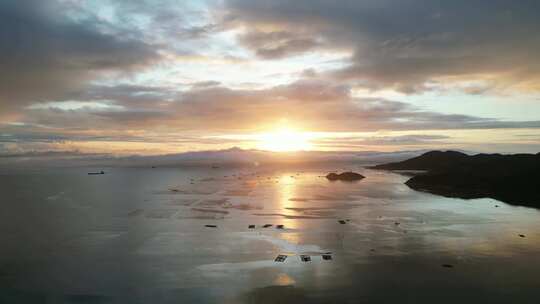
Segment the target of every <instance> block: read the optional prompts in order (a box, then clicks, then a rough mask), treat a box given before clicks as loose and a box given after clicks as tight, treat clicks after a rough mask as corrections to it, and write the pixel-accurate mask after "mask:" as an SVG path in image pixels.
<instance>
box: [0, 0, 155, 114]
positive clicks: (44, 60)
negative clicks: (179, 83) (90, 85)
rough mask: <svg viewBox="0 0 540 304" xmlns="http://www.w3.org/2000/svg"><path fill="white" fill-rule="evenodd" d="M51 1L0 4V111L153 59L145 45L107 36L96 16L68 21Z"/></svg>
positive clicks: (58, 95) (152, 52)
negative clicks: (95, 18) (105, 73)
mask: <svg viewBox="0 0 540 304" xmlns="http://www.w3.org/2000/svg"><path fill="white" fill-rule="evenodd" d="M62 8H63V7H62V6H60V5H59V4H58V3H56V2H54V1H32V0H16V1H15V0H6V1H2V2H1V3H0V65H1V66H2V73H1V74H0V106H1V108H0V111H7V110H8V109H11V108H15V107H20V106H22V105H25V104H28V103H30V102H36V101H45V100H50V99H53V100H54V99H56V98H62V97H64V94H66V93H69V92H71V91H73V90H77V89H80V88H82V87H83V86H84V85H85V84H86V83H87V82H88V81H90V80H92V79H94V78H95V77H97V75H98V73H102V72H110V71H118V70H129V69H136V68H139V67H142V66H144V65H145V64H148V63H149V62H152V61H153V60H157V59H158V58H159V55H158V53H157V52H156V50H155V49H154V48H153V47H152V46H151V45H149V44H147V43H145V42H143V41H140V40H136V39H132V38H129V37H123V36H114V35H110V34H107V33H105V32H103V31H102V30H100V29H99V28H98V25H99V24H100V22H99V20H80V21H76V20H72V19H70V18H68V17H67V16H64V15H62V14H61V13H59V12H61V11H62Z"/></svg>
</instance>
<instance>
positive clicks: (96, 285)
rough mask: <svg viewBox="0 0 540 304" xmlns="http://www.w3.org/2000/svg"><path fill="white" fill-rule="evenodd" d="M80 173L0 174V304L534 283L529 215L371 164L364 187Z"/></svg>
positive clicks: (522, 294) (509, 295)
mask: <svg viewBox="0 0 540 304" xmlns="http://www.w3.org/2000/svg"><path fill="white" fill-rule="evenodd" d="M86 171H87V170H79V171H76V170H74V171H68V172H62V173H57V172H55V173H51V174H50V175H46V178H43V176H40V177H35V176H33V175H28V174H23V173H21V174H19V175H10V176H1V177H0V178H1V180H0V183H3V184H5V185H8V188H6V189H8V190H7V191H8V192H6V193H5V197H6V198H7V200H6V201H7V202H8V203H6V204H4V205H3V206H2V208H3V209H2V212H1V213H0V225H2V227H1V228H2V230H1V232H0V233H1V234H0V237H1V238H0V240H1V244H0V245H1V247H2V249H3V251H2V252H1V253H0V283H1V284H2V286H5V287H4V292H3V293H2V294H1V295H0V300H1V302H6V303H9V302H19V303H20V302H24V301H25V300H26V299H30V300H28V301H27V302H39V301H36V299H45V300H47V299H53V300H54V299H61V300H59V302H61V303H62V302H67V303H75V302H77V301H80V299H84V300H85V301H88V302H92V301H94V302H99V301H102V300H104V299H106V300H107V301H109V302H113V303H114V302H117V303H126V302H153V303H171V302H191V303H276V302H284V303H328V302H332V303H342V302H357V301H358V300H359V299H360V300H365V301H372V302H394V301H405V302H407V301H409V302H415V303H422V302H425V303H428V302H430V303H431V302H433V301H437V302H439V303H444V302H445V301H447V302H452V301H455V300H456V298H455V297H450V298H448V300H446V299H440V298H438V297H440V295H441V294H453V295H457V296H463V297H467V298H468V299H469V298H470V299H473V300H478V301H483V302H487V301H489V302H492V303H497V302H506V303H508V302H513V303H517V302H519V303H532V302H533V301H532V299H536V291H537V289H538V288H539V287H540V286H539V283H538V280H537V273H538V271H540V260H539V259H537V256H538V254H539V253H540V221H539V219H540V213H539V212H538V211H537V210H534V209H530V208H523V207H513V206H510V205H507V204H504V203H500V202H495V201H493V200H491V199H480V200H474V201H464V200H458V199H451V198H443V197H438V196H433V195H430V194H426V193H419V192H415V191H413V190H411V189H409V188H408V187H406V186H405V185H403V181H404V180H405V179H406V178H405V177H403V176H400V175H395V174H390V173H385V172H374V171H370V170H363V171H362V172H361V173H362V174H363V175H365V176H367V178H366V179H364V180H362V181H361V182H359V183H341V182H335V183H329V182H328V181H326V179H324V178H320V177H319V176H320V175H321V172H325V171H323V170H311V171H310V170H306V172H303V173H301V174H297V172H286V171H267V172H262V173H261V172H253V171H250V170H232V171H231V170H225V169H223V170H202V169H197V170H173V169H154V170H143V169H109V170H107V172H110V174H107V175H106V176H103V178H101V179H100V178H98V179H88V176H87V175H86V174H85V173H86ZM225 176H226V177H225ZM29 189H31V190H32V191H29ZM171 189H175V190H177V191H173V190H171ZM495 204H497V205H499V206H500V207H497V208H496V207H494V206H495ZM197 210H206V211H197ZM216 214H219V215H220V216H219V217H218V216H215V215H216ZM338 220H350V221H346V222H345V224H340V223H339V222H338ZM28 223H32V224H31V225H29V224H28ZM206 224H212V225H216V228H206V227H204V225H206ZM264 224H273V225H274V226H272V227H268V228H263V225H264ZM277 224H282V225H284V229H277V228H276V226H275V225H277ZM248 225H255V228H253V229H250V228H248ZM519 234H523V235H524V237H520V236H519ZM324 252H332V260H323V259H322V258H321V254H322V253H324ZM278 254H288V255H289V256H288V258H287V259H286V260H285V261H284V262H283V263H278V262H274V258H275V257H276V256H277V255H278ZM300 254H308V255H310V256H311V257H312V259H311V261H310V262H302V261H301V260H300V259H299V255H300ZM441 265H452V266H453V267H452V268H447V267H442V266H441ZM418 290H421V292H414V291H418ZM479 290H480V291H481V292H479ZM482 291H483V292H482ZM53 300H50V301H53ZM53 302H54V301H53ZM57 302H58V301H57Z"/></svg>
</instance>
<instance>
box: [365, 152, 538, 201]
mask: <svg viewBox="0 0 540 304" xmlns="http://www.w3.org/2000/svg"><path fill="white" fill-rule="evenodd" d="M370 168H371V169H378V170H407V171H412V170H414V171H419V172H416V173H415V174H414V175H413V177H412V178H410V179H409V180H408V181H407V182H405V184H406V185H407V186H409V187H410V188H412V189H414V190H418V191H425V192H430V193H433V194H437V195H442V196H447V197H457V198H464V199H473V198H493V199H496V200H500V201H503V202H506V203H508V204H513V205H521V206H528V207H535V208H540V153H537V154H513V155H503V154H476V155H467V154H465V153H462V152H457V151H430V152H427V153H425V154H422V155H420V156H418V157H414V158H411V159H408V160H405V161H401V162H396V163H389V164H382V165H377V166H373V167H370Z"/></svg>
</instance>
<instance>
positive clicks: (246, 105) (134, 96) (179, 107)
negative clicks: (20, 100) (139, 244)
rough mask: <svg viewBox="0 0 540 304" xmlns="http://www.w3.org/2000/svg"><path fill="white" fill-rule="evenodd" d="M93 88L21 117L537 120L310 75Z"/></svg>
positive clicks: (219, 122) (43, 120)
mask: <svg viewBox="0 0 540 304" xmlns="http://www.w3.org/2000/svg"><path fill="white" fill-rule="evenodd" d="M93 92H94V93H93V94H95V95H92V96H93V97H100V98H102V99H105V100H107V101H108V102H109V103H108V104H107V106H105V107H90V106H88V107H80V108H77V109H62V107H60V106H55V107H53V108H50V107H49V108H48V107H42V108H37V109H32V110H27V116H26V118H25V120H22V122H24V123H27V124H31V125H42V126H47V127H50V128H64V129H67V130H69V129H71V128H83V129H84V128H87V129H108V130H153V129H157V128H160V127H161V126H166V127H167V128H168V129H178V130H183V131H195V132H233V131H238V132H244V131H246V130H253V129H254V128H255V129H256V128H260V130H265V129H268V128H273V127H275V126H276V124H279V122H280V121H283V120H286V121H288V123H290V124H292V125H297V126H298V127H302V128H305V129H307V130H312V131H348V132H350V131H376V130H435V129H438V130H440V129H442V130H444V129H494V128H540V121H521V122H517V121H502V120H498V119H492V118H484V117H475V116H471V115H460V114H444V113H437V112H432V111H424V110H421V109H419V108H416V107H414V106H411V105H410V104H407V103H404V102H397V101H392V100H387V99H380V98H355V97H353V96H352V95H351V94H350V87H348V86H346V85H337V84H333V83H329V82H326V81H325V80H321V79H316V78H314V79H309V80H301V81H297V82H294V83H292V84H289V85H281V86H276V87H272V88H268V89H260V90H233V89H229V88H225V87H220V86H195V87H193V88H192V89H191V90H187V91H175V90H172V89H170V88H161V89H160V88H156V87H144V86H140V87H136V86H127V87H124V86H120V87H118V88H114V87H101V88H100V87H94V91H93ZM145 94H147V95H145ZM141 96H143V97H141ZM149 96H150V97H149ZM141 98H142V100H141ZM164 99H166V100H168V101H163V100H164ZM409 140H410V139H409Z"/></svg>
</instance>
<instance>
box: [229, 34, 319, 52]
mask: <svg viewBox="0 0 540 304" xmlns="http://www.w3.org/2000/svg"><path fill="white" fill-rule="evenodd" d="M239 41H240V43H242V44H243V45H245V46H246V47H248V48H250V49H252V50H254V51H255V53H256V54H257V56H259V57H261V58H264V59H279V58H286V57H290V56H293V55H295V54H301V53H305V52H307V51H309V50H313V49H315V48H316V47H317V46H318V45H319V42H317V41H316V40H315V39H313V38H311V37H301V36H299V35H298V34H296V33H292V32H287V31H271V32H264V31H257V30H252V31H248V32H247V33H245V34H242V35H240V36H239Z"/></svg>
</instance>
